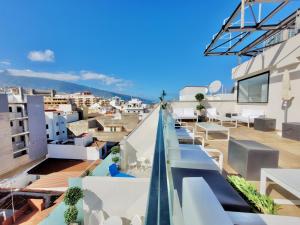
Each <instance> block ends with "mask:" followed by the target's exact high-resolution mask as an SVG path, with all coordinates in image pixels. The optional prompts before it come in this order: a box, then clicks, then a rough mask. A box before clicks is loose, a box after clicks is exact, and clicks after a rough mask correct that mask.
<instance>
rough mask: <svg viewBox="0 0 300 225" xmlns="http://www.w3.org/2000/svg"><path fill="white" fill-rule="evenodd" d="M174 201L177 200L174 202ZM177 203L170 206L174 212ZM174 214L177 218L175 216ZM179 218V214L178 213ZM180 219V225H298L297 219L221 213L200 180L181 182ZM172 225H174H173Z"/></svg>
mask: <svg viewBox="0 0 300 225" xmlns="http://www.w3.org/2000/svg"><path fill="white" fill-rule="evenodd" d="M174 200H175V201H177V198H174ZM178 204H179V203H178V202H174V205H176V207H177V208H178ZM178 211H179V210H177V214H178ZM179 214H180V211H179ZM178 217H182V220H181V221H183V224H184V225H190V224H193V225H215V224H216V225H217V224H222V225H234V224H239V225H282V224H284V225H299V224H300V218H299V217H291V216H277V215H265V214H256V213H243V212H229V211H224V209H223V207H222V205H221V204H220V202H219V201H218V199H217V198H216V196H215V194H214V193H213V191H212V190H211V189H210V187H209V186H208V184H207V183H206V181H205V180H204V179H203V178H202V177H189V178H184V179H183V184H182V214H181V215H177V218H178ZM174 224H176V223H174Z"/></svg>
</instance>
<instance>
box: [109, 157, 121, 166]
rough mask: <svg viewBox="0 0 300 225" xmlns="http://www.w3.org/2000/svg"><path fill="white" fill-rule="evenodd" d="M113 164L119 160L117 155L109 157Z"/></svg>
mask: <svg viewBox="0 0 300 225" xmlns="http://www.w3.org/2000/svg"><path fill="white" fill-rule="evenodd" d="M111 160H112V161H113V162H114V163H115V164H117V165H118V162H119V161H120V158H119V157H118V156H115V157H112V159H111Z"/></svg>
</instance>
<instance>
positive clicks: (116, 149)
mask: <svg viewBox="0 0 300 225" xmlns="http://www.w3.org/2000/svg"><path fill="white" fill-rule="evenodd" d="M111 153H112V154H114V155H116V154H118V153H120V146H114V147H112V148H111Z"/></svg>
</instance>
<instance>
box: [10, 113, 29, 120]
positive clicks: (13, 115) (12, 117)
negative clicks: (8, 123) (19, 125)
mask: <svg viewBox="0 0 300 225" xmlns="http://www.w3.org/2000/svg"><path fill="white" fill-rule="evenodd" d="M9 119H10V120H23V119H28V116H27V115H24V113H22V112H10V113H9Z"/></svg>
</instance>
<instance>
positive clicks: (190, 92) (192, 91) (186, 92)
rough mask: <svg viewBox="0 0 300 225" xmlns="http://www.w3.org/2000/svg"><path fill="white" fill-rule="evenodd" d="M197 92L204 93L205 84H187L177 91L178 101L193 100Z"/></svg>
mask: <svg viewBox="0 0 300 225" xmlns="http://www.w3.org/2000/svg"><path fill="white" fill-rule="evenodd" d="M198 93H202V94H206V93H207V86H187V87H184V88H182V89H181V90H180V91H179V101H195V95H196V94H198Z"/></svg>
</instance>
